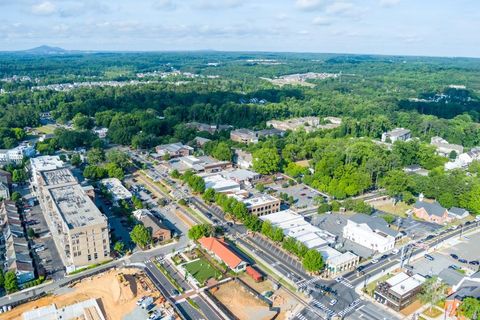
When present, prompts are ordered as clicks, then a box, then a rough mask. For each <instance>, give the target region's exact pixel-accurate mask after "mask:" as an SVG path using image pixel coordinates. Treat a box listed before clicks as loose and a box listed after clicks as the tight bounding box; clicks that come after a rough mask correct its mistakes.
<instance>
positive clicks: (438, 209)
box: [412, 200, 452, 224]
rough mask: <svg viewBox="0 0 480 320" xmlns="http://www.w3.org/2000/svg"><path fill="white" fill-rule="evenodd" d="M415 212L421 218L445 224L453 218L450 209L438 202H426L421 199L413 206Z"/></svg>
mask: <svg viewBox="0 0 480 320" xmlns="http://www.w3.org/2000/svg"><path fill="white" fill-rule="evenodd" d="M412 211H413V214H414V215H415V216H416V217H417V218H420V219H423V220H425V221H428V222H433V223H437V224H445V223H447V222H449V221H451V220H452V218H451V216H450V215H449V214H448V210H447V209H446V208H444V207H442V206H441V205H440V204H439V203H438V202H436V201H434V202H426V201H422V200H419V201H417V202H415V205H414V206H413V209H412Z"/></svg>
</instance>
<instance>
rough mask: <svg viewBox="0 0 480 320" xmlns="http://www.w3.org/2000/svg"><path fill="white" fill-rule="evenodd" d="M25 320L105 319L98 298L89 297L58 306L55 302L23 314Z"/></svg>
mask: <svg viewBox="0 0 480 320" xmlns="http://www.w3.org/2000/svg"><path fill="white" fill-rule="evenodd" d="M22 319H23V320H80V319H84V320H105V316H104V314H103V311H102V309H101V308H100V306H99V305H98V303H97V299H89V300H85V301H81V302H77V303H75V304H71V305H67V306H64V307H61V308H57V307H56V306H55V304H51V305H49V306H45V307H40V308H36V309H33V310H31V311H27V312H24V313H23V314H22Z"/></svg>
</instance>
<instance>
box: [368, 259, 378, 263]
mask: <svg viewBox="0 0 480 320" xmlns="http://www.w3.org/2000/svg"><path fill="white" fill-rule="evenodd" d="M370 262H371V263H372V264H375V263H378V259H372V261H370Z"/></svg>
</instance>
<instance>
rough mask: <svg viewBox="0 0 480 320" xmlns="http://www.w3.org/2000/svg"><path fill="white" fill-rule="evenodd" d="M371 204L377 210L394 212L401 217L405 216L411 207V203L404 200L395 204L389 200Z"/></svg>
mask: <svg viewBox="0 0 480 320" xmlns="http://www.w3.org/2000/svg"><path fill="white" fill-rule="evenodd" d="M371 205H372V206H373V207H374V208H375V209H377V210H381V211H384V212H386V213H390V214H394V215H396V216H399V217H402V218H405V217H406V216H407V214H406V211H407V210H409V209H411V208H412V206H411V205H408V204H406V203H405V202H398V203H397V204H396V205H393V203H391V202H390V201H389V202H388V203H385V202H382V203H381V204H375V203H371Z"/></svg>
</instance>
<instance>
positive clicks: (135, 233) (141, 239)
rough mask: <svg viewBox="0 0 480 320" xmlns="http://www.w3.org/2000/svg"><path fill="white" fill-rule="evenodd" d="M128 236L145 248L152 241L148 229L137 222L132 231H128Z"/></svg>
mask: <svg viewBox="0 0 480 320" xmlns="http://www.w3.org/2000/svg"><path fill="white" fill-rule="evenodd" d="M130 238H131V239H132V241H133V242H134V243H135V244H136V245H138V246H140V247H142V248H145V247H146V246H147V245H149V244H150V243H151V242H152V234H151V232H150V230H149V229H147V228H145V226H143V225H142V224H137V225H136V226H135V227H134V228H133V230H132V232H130Z"/></svg>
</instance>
